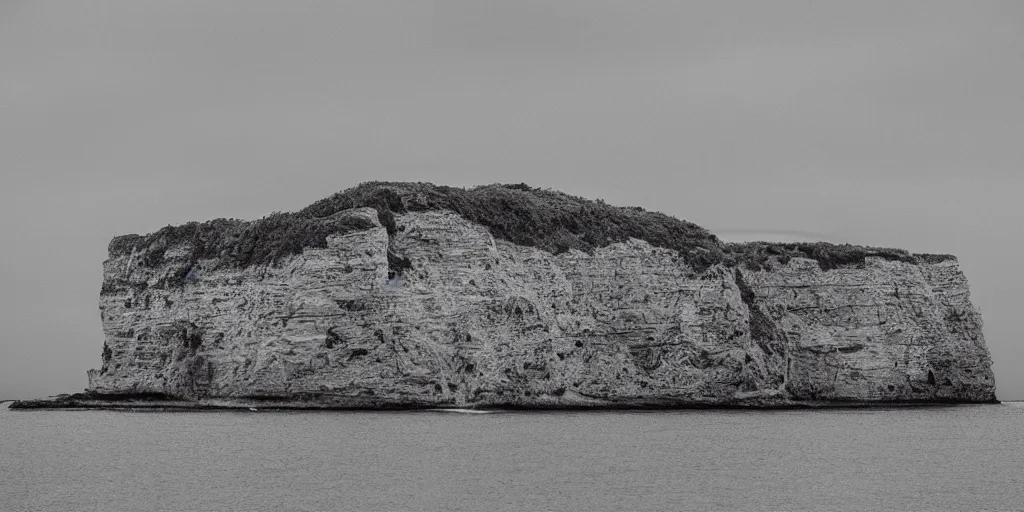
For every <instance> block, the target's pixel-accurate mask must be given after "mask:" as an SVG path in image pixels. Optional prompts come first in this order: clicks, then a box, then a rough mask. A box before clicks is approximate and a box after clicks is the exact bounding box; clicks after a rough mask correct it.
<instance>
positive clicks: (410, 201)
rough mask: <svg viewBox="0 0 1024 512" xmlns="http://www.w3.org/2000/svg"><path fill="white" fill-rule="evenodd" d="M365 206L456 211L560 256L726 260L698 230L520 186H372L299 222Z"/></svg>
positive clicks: (316, 208)
mask: <svg viewBox="0 0 1024 512" xmlns="http://www.w3.org/2000/svg"><path fill="white" fill-rule="evenodd" d="M360 206H372V207H374V208H376V209H377V210H378V211H389V212H394V213H406V212H411V211H426V210H451V211H453V212H455V213H457V214H459V215H461V216H462V217H464V218H466V219H468V220H470V221H473V222H476V223H478V224H481V225H483V226H485V227H487V228H488V230H490V232H491V234H492V235H494V237H495V238H499V239H502V240H508V241H510V242H513V243H516V244H519V245H525V246H531V247H538V248H540V249H544V250H546V251H549V252H551V253H555V254H558V253H561V252H565V251H568V250H569V249H579V250H582V251H587V252H589V251H592V250H593V249H594V248H596V247H603V246H606V245H609V244H611V243H614V242H623V241H625V240H627V239H629V238H630V237H632V238H638V239H641V240H645V241H647V242H649V243H650V244H651V245H654V246H657V247H664V248H668V249H675V250H677V251H679V252H680V253H681V254H682V256H683V257H684V259H686V261H688V262H690V263H692V264H694V265H695V266H697V267H699V268H698V270H700V269H703V268H706V267H707V266H708V265H709V264H713V263H717V262H719V261H721V256H722V252H721V248H720V247H719V245H720V244H719V241H718V238H717V237H715V236H714V235H712V234H711V233H710V232H708V231H707V230H706V229H704V228H702V227H700V226H697V225H696V224H693V223H690V222H686V221H682V220H679V219H676V218H673V217H669V216H668V215H665V214H662V213H656V212H647V211H644V210H643V209H642V208H638V207H629V208H621V207H617V206H609V205H607V204H604V203H603V202H601V201H591V200H588V199H584V198H581V197H576V196H571V195H568V194H564V193H561V192H555V191H551V190H542V189H537V188H531V187H529V186H528V185H526V184H522V183H520V184H514V185H485V186H480V187H476V188H472V189H462V188H456V187H446V186H437V185H433V184H430V183H383V182H371V183H364V184H362V185H359V186H357V187H354V188H351V189H348V190H345V191H343V192H339V193H337V194H335V195H333V196H331V197H328V198H326V199H323V200H321V201H318V202H316V203H314V204H313V205H311V206H309V207H307V208H305V209H304V210H301V211H300V212H299V213H298V215H302V216H309V217H321V216H325V215H331V214H333V213H335V212H338V211H341V210H345V209H348V208H355V207H360ZM699 249H702V250H699Z"/></svg>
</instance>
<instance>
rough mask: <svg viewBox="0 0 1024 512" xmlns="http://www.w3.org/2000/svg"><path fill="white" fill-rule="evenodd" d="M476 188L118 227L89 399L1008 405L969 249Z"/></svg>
mask: <svg viewBox="0 0 1024 512" xmlns="http://www.w3.org/2000/svg"><path fill="white" fill-rule="evenodd" d="M474 190H475V191H476V192H474ZM474 190H471V191H462V189H449V188H444V187H433V186H430V185H425V184H369V185H363V186H361V187H357V189H352V190H351V191H347V192H345V193H342V194H341V195H336V196H334V197H333V198H331V199H328V200H325V201H322V202H321V203H317V204H316V205H313V206H312V207H310V208H309V209H307V210H304V211H303V212H299V213H297V214H275V215H278V217H273V216H272V218H268V219H263V220H261V221H255V222H250V223H246V222H241V221H215V222H212V223H206V224H201V225H200V224H192V225H189V228H188V229H183V228H165V230H161V232H159V233H156V234H154V235H149V236H146V237H139V236H134V235H132V236H127V237H119V238H117V239H115V240H114V241H113V242H112V243H111V247H110V256H109V259H108V260H107V261H106V262H105V263H104V265H103V266H104V286H103V290H102V292H101V295H100V310H101V315H102V322H103V330H104V334H105V343H104V346H103V356H102V366H101V367H100V368H99V369H97V370H91V371H90V372H89V392H90V393H92V394H94V395H95V396H120V397H132V396H158V397H163V398H165V399H175V400H183V401H198V402H202V401H204V400H205V401H211V400H212V401H216V400H221V401H228V402H227V403H230V402H231V401H236V402H237V403H243V402H245V403H247V402H246V401H248V402H252V401H271V402H273V401H281V402H287V403H291V404H295V403H300V404H309V405H310V406H314V407H320V406H331V407H451V406H455V407H575V406H583V407H585V406H604V407H607V406H613V407H614V406H694V405H737V404H738V405H743V404H750V405H757V406H764V405H767V406H771V405H789V404H795V403H804V402H806V403H888V402H934V401H951V402H986V401H993V400H994V399H995V395H994V378H993V375H992V371H991V368H990V364H991V362H990V358H989V354H988V351H987V349H986V347H985V342H984V338H983V336H982V325H981V318H980V314H979V312H978V311H977V310H976V309H975V308H974V307H973V306H972V305H971V302H970V299H969V291H968V286H967V282H966V280H965V278H964V276H963V274H962V273H961V272H960V270H959V269H958V267H957V262H956V260H955V258H952V257H948V256H928V255H912V254H909V253H906V252H904V251H898V250H889V249H873V248H864V247H853V246H830V245H827V244H742V245H729V244H722V243H720V242H719V241H718V239H717V238H715V237H714V236H713V235H711V234H710V233H707V232H706V231H703V230H701V229H700V228H698V227H696V226H694V225H692V224H688V223H683V222H682V221H677V220H675V219H671V218H668V217H665V216H662V215H660V214H654V213H650V212H645V211H643V210H642V209H639V208H625V209H624V208H615V207H610V206H607V205H604V204H603V203H591V202H589V201H585V200H582V199H580V198H572V197H570V196H565V195H562V194H558V193H553V192H550V191H538V190H536V189H530V188H529V187H526V186H523V185H517V186H504V187H503V186H492V187H490V188H483V189H479V190H478V189H474ZM352 191H356V192H358V193H353V192H352ZM485 192H486V194H485V195H480V194H483V193H485ZM460 194H462V195H460ZM473 194H477V195H473ZM452 197H454V199H453V198H452ZM439 198H444V201H441V200H440V199H439ZM524 205H525V206H524ZM529 209H534V210H536V211H529ZM508 212H512V214H509V213H508ZM524 212H525V213H524ZM288 215H292V217H288ZM281 216H284V217H281ZM275 219H276V220H275ZM296 219H299V220H296ZM673 223H678V224H673Z"/></svg>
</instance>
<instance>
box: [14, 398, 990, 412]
mask: <svg viewBox="0 0 1024 512" xmlns="http://www.w3.org/2000/svg"><path fill="white" fill-rule="evenodd" d="M6 401H8V402H11V405H10V406H9V407H8V408H9V409H11V410H136V411H141V410H145V411H165V412H186V411H248V412H256V411H259V412H265V411H280V412H285V411H336V412H337V411H349V412H400V411H410V412H413V411H422V412H430V411H434V412H583V411H590V412H600V411H637V412H640V411H675V410H738V411H742V410H748V411H757V410H761V411H785V410H801V409H802V410H808V409H816V410H821V409H902V408H918V407H952V406H957V405H997V404H1000V403H1002V402H1000V401H999V400H995V399H994V400H991V401H980V402H979V401H957V400H899V401H896V400H893V401H862V400H861V401H854V400H816V401H802V400H785V399H768V400H764V399H760V400H735V401H722V402H684V401H671V400H651V399H638V400H636V401H626V400H623V401H590V402H570V403H565V402H561V403H559V402H533V403H516V402H503V403H499V402H494V403H481V404H454V403H416V402H409V403H402V402H390V403H389V402H377V401H367V400H365V399H359V398H355V397H352V399H349V400H337V399H335V400H308V399H305V400H304V399H285V398H209V399H198V400H181V399H173V398H169V397H167V398H164V397H160V398H155V397H147V396H143V397H131V396H125V397H118V398H113V399H110V398H101V397H96V396H89V395H86V394H77V395H61V396H56V397H50V398H45V399H37V400H6ZM3 402H5V401H0V404H2V403H3Z"/></svg>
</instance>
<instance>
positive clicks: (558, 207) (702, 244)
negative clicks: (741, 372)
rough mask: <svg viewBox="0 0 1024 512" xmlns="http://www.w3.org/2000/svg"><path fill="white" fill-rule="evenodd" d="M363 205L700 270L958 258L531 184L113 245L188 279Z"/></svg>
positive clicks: (358, 192) (348, 201) (271, 249)
mask: <svg viewBox="0 0 1024 512" xmlns="http://www.w3.org/2000/svg"><path fill="white" fill-rule="evenodd" d="M358 207H372V208H375V209H376V210H377V212H378V219H379V221H380V222H381V224H382V225H383V226H385V227H386V228H387V230H388V233H389V234H392V235H393V234H395V232H396V231H397V227H396V225H395V220H394V215H395V214H396V213H397V214H402V213H407V212H418V211H428V210H451V211H453V212H455V213H457V214H459V215H461V216H462V217H464V218H466V219H468V220H470V221H473V222H476V223H479V224H481V225H483V226H485V227H487V228H488V229H489V230H490V232H491V234H492V235H494V237H495V238H498V239H502V240H507V241H509V242H512V243H515V244H519V245H524V246H531V247H538V248H540V249H543V250H546V251H549V252H551V253H554V254H558V253H562V252H565V251H568V250H570V249H579V250H581V251H585V252H591V251H592V250H593V249H594V248H597V247H604V246H607V245H609V244H612V243H615V242H622V241H626V240H628V239H629V238H637V239H640V240H644V241H646V242H648V243H650V244H651V245H654V246H656V247H663V248H667V249H672V250H675V251H678V252H679V254H680V255H681V257H682V258H683V259H684V260H685V261H686V262H687V263H688V264H690V265H691V266H692V267H693V268H694V269H695V270H696V271H698V272H700V271H703V270H704V269H706V268H707V267H709V266H711V265H714V264H716V263H725V264H727V265H730V266H735V265H743V266H745V267H746V268H748V269H751V270H756V269H761V268H765V267H766V266H770V265H771V264H773V263H781V264H785V262H787V261H788V260H789V259H790V258H793V257H806V258H811V259H814V260H817V261H818V263H819V265H820V266H821V268H822V269H824V270H829V269H832V268H837V267H839V266H845V265H851V264H858V263H863V262H864V258H865V257H867V256H880V257H883V258H886V259H890V260H897V261H905V262H909V263H921V262H935V261H942V260H944V259H950V258H952V256H947V255H914V254H910V253H908V252H906V251H903V250H899V249H882V248H872V247H861V246H852V245H833V244H826V243H810V244H809V243H789V244H786V243H765V242H753V243H746V244H723V243H721V242H720V241H719V240H718V238H717V237H715V236H714V235H713V234H711V233H710V232H709V231H707V230H706V229H704V228H702V227H700V226H697V225H696V224H693V223H690V222H686V221H683V220H679V219H676V218H674V217H670V216H668V215H665V214H662V213H658V212H649V211H646V210H644V209H643V208H640V207H617V206H610V205H608V204H605V203H604V202H603V201H600V200H598V201H591V200H588V199H584V198H581V197H576V196H571V195H568V194H564V193H561V192H556V191H552V190H543V189H537V188H532V187H529V186H527V185H525V184H515V185H485V186H480V187H475V188H471V189H463V188H457V187H447V186H438V185H433V184H430V183H387V182H369V183H364V184H361V185H359V186H356V187H353V188H350V189H348V190H345V191H343V192H339V193H337V194H334V195H332V196H330V197H328V198H325V199H323V200H320V201H318V202H316V203H314V204H312V205H310V206H308V207H306V208H304V209H302V210H300V211H298V212H293V213H280V212H278V213H273V214H271V215H269V216H267V217H264V218H262V219H259V220H256V221H252V222H246V221H241V220H234V219H217V220H212V221H208V222H202V223H200V222H190V223H188V224H185V225H182V226H167V227H165V228H163V229H160V230H159V231H157V232H155V233H152V234H149V235H145V236H139V235H126V236H121V237H117V238H115V239H114V240H113V241H111V243H110V247H109V250H110V253H111V254H123V253H125V252H128V251H131V250H132V248H133V247H134V248H135V249H136V250H138V251H140V255H141V258H142V260H141V263H142V264H143V265H146V266H149V267H156V266H159V265H160V264H161V263H162V262H163V261H164V258H165V255H166V252H167V251H168V250H170V249H172V248H175V249H178V250H181V249H183V248H188V251H190V252H189V253H187V254H185V256H184V258H183V259H184V261H187V262H188V264H187V265H185V266H184V267H183V269H182V275H181V276H179V277H178V278H177V279H176V280H175V281H176V282H178V283H180V282H183V281H184V279H185V278H186V277H187V276H186V274H187V272H188V269H189V268H190V267H191V266H192V265H194V264H195V262H197V261H198V260H201V259H209V258H217V259H218V263H217V265H218V266H231V267H237V268H244V267H246V266H250V265H261V264H273V263H275V262H277V261H279V260H280V259H281V258H284V257H286V256H289V255H293V254H298V253H300V252H302V249H303V248H305V247H326V244H327V237H328V236H331V235H337V234H344V233H348V232H352V231H358V230H363V229H368V228H370V227H372V226H373V224H372V223H371V222H370V221H368V220H366V219H365V218H361V217H357V216H345V215H336V214H338V213H339V212H342V211H344V210H348V209H351V208H358Z"/></svg>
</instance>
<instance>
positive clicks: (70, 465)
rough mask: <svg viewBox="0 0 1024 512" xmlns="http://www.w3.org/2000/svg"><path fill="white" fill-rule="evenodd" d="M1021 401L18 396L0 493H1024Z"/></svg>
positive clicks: (920, 500) (5, 502)
mask: <svg viewBox="0 0 1024 512" xmlns="http://www.w3.org/2000/svg"><path fill="white" fill-rule="evenodd" d="M1021 509H1024V407H1019V406H1015V405H983V406H960V407H938V408H917V409H871V410H863V409H862V410H827V411H772V412H759V411H678V412H675V411H673V412H550V413H521V412H508V413H492V414H458V413H444V412H408V413H366V412H360V413H344V412H315V413H314V412H310V413H276V412H255V413H254V412H237V413H235V412H192V413H188V412H185V413H183V412H173V413H172V412H116V411H11V410H8V409H7V405H6V404H4V405H2V406H0V510H3V511H10V512H16V511H60V512H66V511H103V512H108V511H132V512H136V511H148V510H153V511H203V512H207V511H264V510H266V511H291V510H309V511H323V510H346V511H347V510H431V511H433V510H436V511H453V510H485V511H501V510H524V511H542V510H588V511H597V510H628V511H640V510H927V511H939V510H1021Z"/></svg>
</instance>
